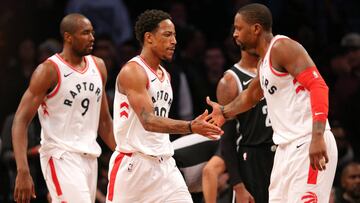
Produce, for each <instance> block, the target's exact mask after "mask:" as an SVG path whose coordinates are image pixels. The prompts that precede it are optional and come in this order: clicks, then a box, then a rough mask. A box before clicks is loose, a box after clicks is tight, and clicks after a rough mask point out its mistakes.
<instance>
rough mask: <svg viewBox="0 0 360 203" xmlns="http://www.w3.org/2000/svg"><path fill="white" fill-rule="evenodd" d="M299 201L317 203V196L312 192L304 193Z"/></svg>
mask: <svg viewBox="0 0 360 203" xmlns="http://www.w3.org/2000/svg"><path fill="white" fill-rule="evenodd" d="M301 200H302V201H304V202H306V203H317V202H318V199H317V195H316V194H315V193H313V192H306V193H305V194H304V195H303V196H302V197H301Z"/></svg>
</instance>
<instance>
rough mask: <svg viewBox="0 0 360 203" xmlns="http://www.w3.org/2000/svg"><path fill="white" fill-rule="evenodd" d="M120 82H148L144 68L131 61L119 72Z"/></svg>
mask: <svg viewBox="0 0 360 203" xmlns="http://www.w3.org/2000/svg"><path fill="white" fill-rule="evenodd" d="M119 79H120V80H129V81H131V80H133V81H138V82H139V81H143V80H144V81H147V74H146V72H145V70H144V68H143V67H142V66H141V65H140V64H139V63H137V62H135V61H129V62H127V63H126V64H124V65H123V66H122V67H121V70H120V72H119Z"/></svg>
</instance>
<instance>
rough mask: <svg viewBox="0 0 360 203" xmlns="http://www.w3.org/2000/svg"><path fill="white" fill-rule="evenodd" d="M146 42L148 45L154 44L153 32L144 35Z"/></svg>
mask: <svg viewBox="0 0 360 203" xmlns="http://www.w3.org/2000/svg"><path fill="white" fill-rule="evenodd" d="M144 42H147V43H148V44H152V43H153V34H152V33H151V32H145V34H144Z"/></svg>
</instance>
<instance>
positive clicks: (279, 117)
mask: <svg viewBox="0 0 360 203" xmlns="http://www.w3.org/2000/svg"><path fill="white" fill-rule="evenodd" d="M284 38H287V37H285V36H282V35H277V36H275V37H274V38H273V39H272V41H271V42H270V45H269V48H268V50H267V53H266V55H265V57H264V59H263V61H262V63H261V64H260V75H259V76H260V83H261V87H262V89H263V92H264V97H265V98H266V102H267V105H268V115H269V117H270V120H271V123H272V126H273V130H274V135H273V141H274V142H275V144H278V148H277V150H276V154H275V159H274V166H273V170H272V174H271V183H270V186H269V202H271V203H273V202H284V203H285V202H294V203H297V202H321V203H323V202H329V194H330V190H331V187H332V182H333V179H334V175H335V169H336V164H337V148H336V143H335V139H334V136H333V135H332V133H331V132H330V126H329V123H328V121H326V128H325V132H324V140H325V143H326V149H327V153H328V156H329V163H328V164H327V165H326V170H325V171H318V170H313V169H312V168H311V166H310V160H309V147H310V142H311V137H312V121H313V120H312V113H311V103H310V94H309V91H307V90H306V89H305V88H304V87H303V86H301V84H300V83H299V82H298V81H297V80H296V79H295V78H294V77H293V76H291V75H290V74H288V73H282V72H279V71H277V70H275V69H274V68H273V67H272V64H271V61H270V52H271V48H272V46H273V45H274V43H275V42H276V41H277V40H281V39H284Z"/></svg>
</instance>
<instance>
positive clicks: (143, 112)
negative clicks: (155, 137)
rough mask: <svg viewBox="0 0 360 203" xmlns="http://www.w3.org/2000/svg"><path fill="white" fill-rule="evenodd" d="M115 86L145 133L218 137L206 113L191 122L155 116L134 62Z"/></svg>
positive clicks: (120, 74) (142, 77) (127, 67)
mask: <svg viewBox="0 0 360 203" xmlns="http://www.w3.org/2000/svg"><path fill="white" fill-rule="evenodd" d="M117 81H118V82H117V85H118V88H119V90H120V92H122V93H123V94H126V96H127V98H128V100H129V103H130V105H131V107H132V108H133V109H134V111H135V113H136V115H137V116H138V118H139V120H140V122H141V124H142V125H143V127H144V128H145V130H147V131H153V132H161V133H172V134H175V133H177V134H187V133H192V132H194V133H198V134H201V135H204V136H210V137H211V136H213V135H220V134H222V131H221V129H220V128H219V127H217V126H215V125H212V124H210V123H207V122H206V120H205V117H206V116H207V111H205V113H204V114H202V115H200V116H199V117H198V118H196V119H195V120H193V121H182V120H174V119H170V118H165V117H160V116H156V115H155V114H154V106H153V103H152V101H151V98H150V96H149V95H148V93H147V89H146V84H147V82H148V78H147V76H146V74H145V72H144V70H143V69H142V68H141V67H140V66H139V65H138V64H137V63H135V62H130V63H128V64H126V65H125V66H124V67H123V68H122V69H121V71H120V73H119V75H118V80H117Z"/></svg>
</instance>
